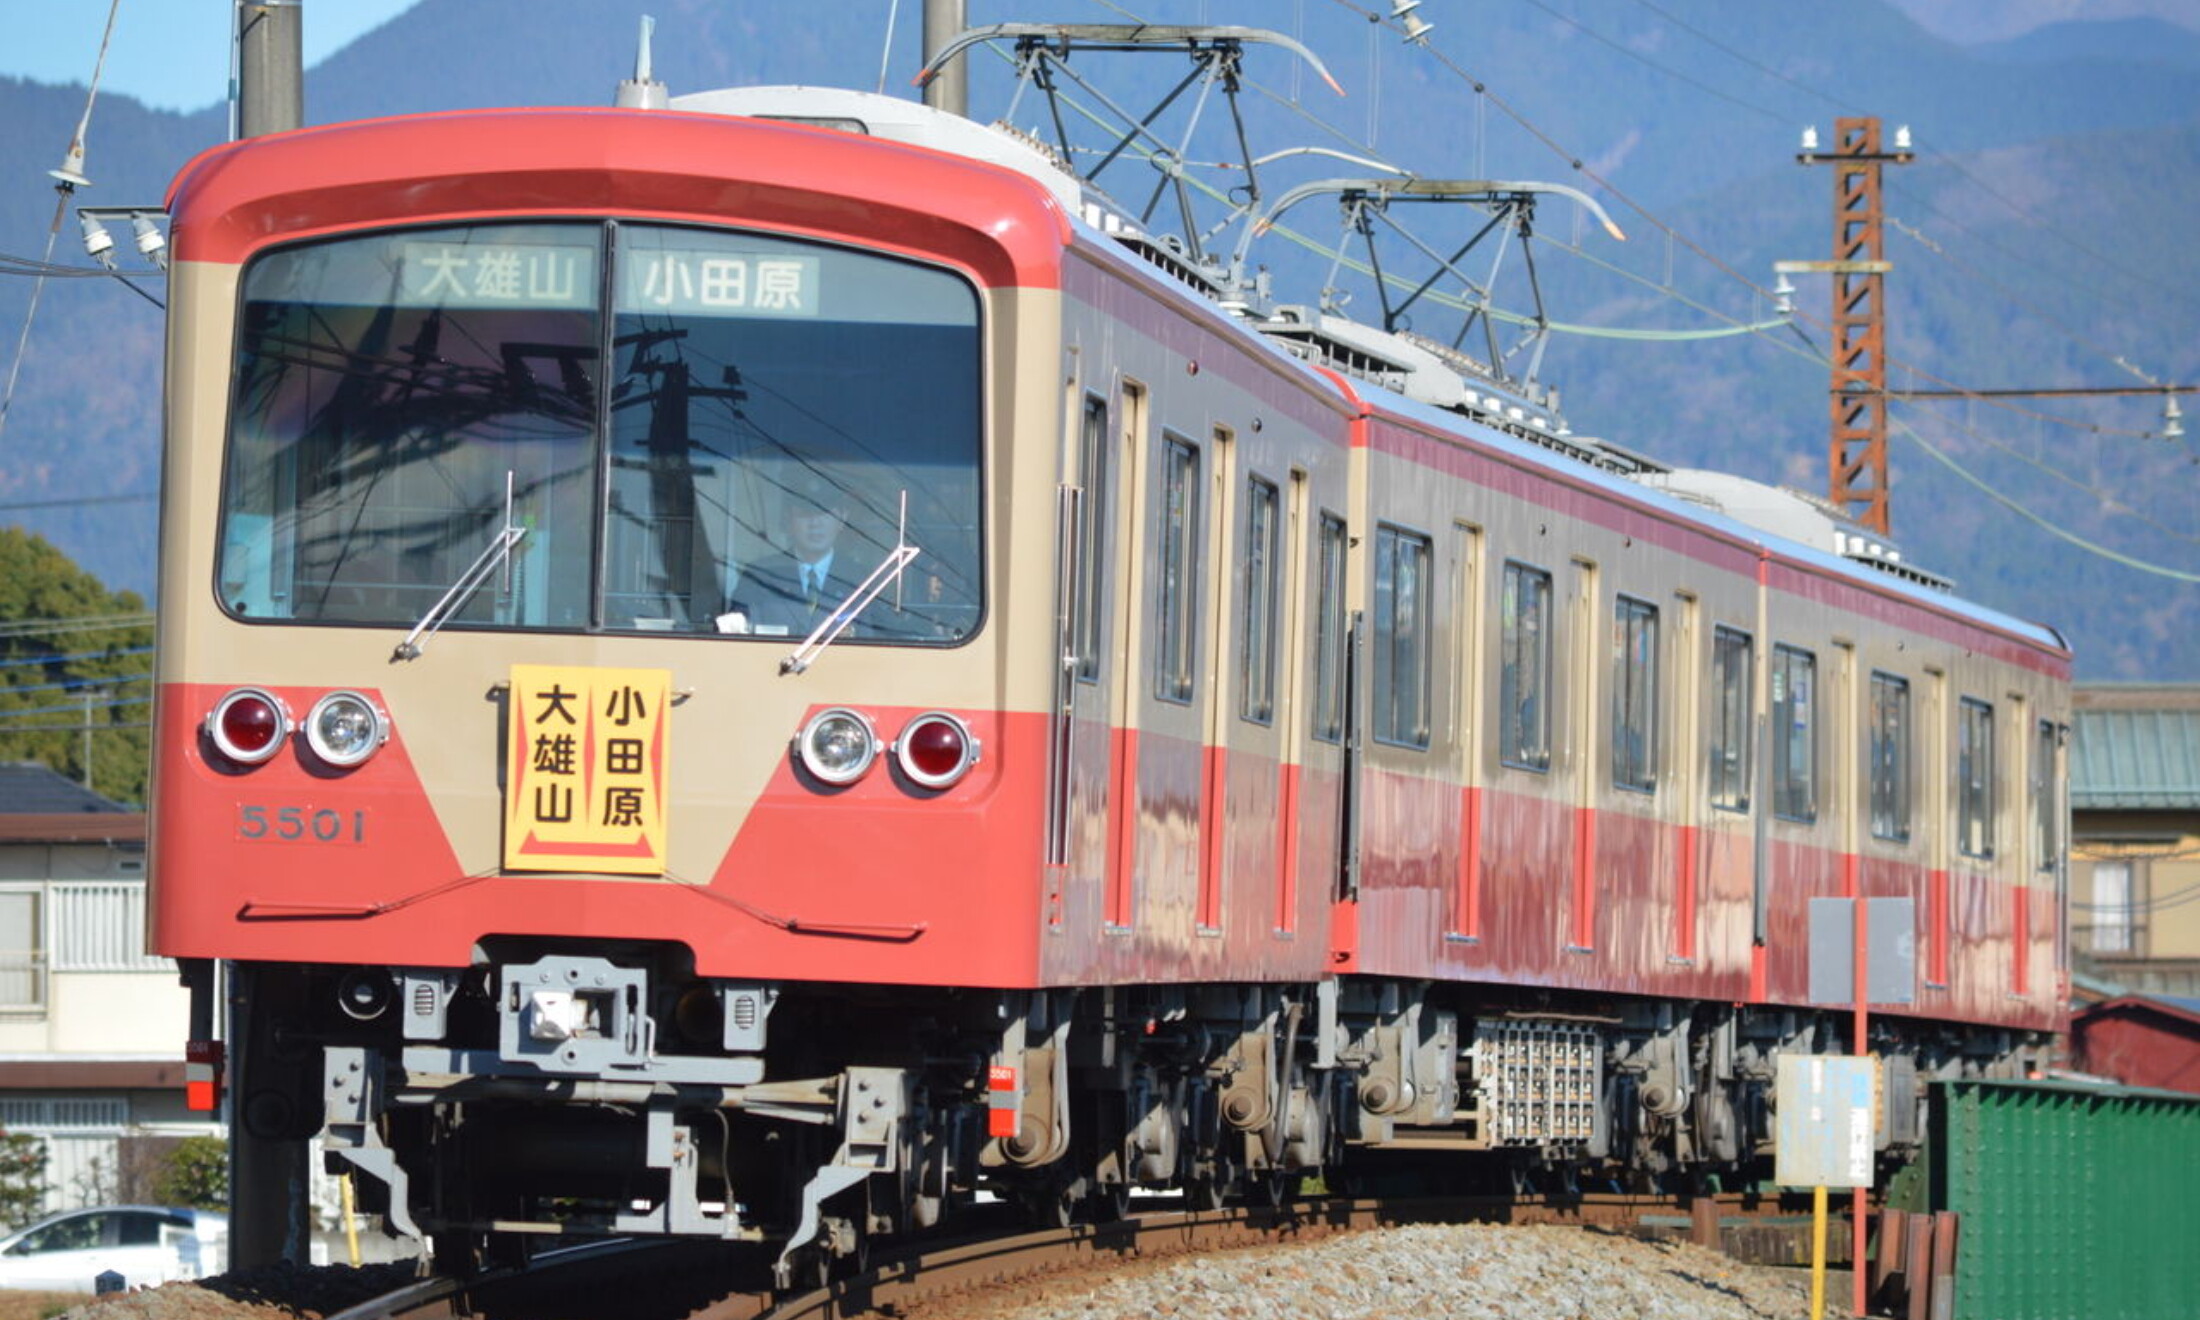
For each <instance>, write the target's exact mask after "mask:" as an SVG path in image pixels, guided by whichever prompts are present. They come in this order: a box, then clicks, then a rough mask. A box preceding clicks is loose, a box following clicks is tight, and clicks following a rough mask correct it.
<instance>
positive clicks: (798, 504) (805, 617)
mask: <svg viewBox="0 0 2200 1320" xmlns="http://www.w3.org/2000/svg"><path fill="white" fill-rule="evenodd" d="M780 509H781V519H782V523H781V530H782V536H783V540H784V543H785V545H786V547H787V548H786V549H785V550H783V551H774V552H772V553H771V554H768V555H766V556H764V557H763V558H762V559H759V560H757V561H756V562H755V563H753V564H749V565H746V566H744V567H743V569H742V570H741V584H740V586H739V587H738V588H737V591H738V592H739V595H738V596H737V597H736V599H734V600H733V601H731V602H730V603H728V605H727V607H726V608H727V609H728V610H729V611H731V612H735V613H740V614H744V615H746V616H747V617H748V626H749V630H750V631H751V632H758V633H785V634H788V635H790V636H794V637H806V636H808V635H809V634H810V632H811V631H812V630H814V629H815V628H816V627H817V625H818V624H820V623H822V622H824V621H825V619H826V618H827V617H828V616H829V615H830V614H831V612H832V610H833V609H834V607H836V606H838V605H840V604H842V603H843V602H845V601H846V600H847V599H848V597H849V596H850V595H852V594H854V592H855V589H856V586H857V584H858V583H860V582H862V580H863V577H864V574H865V573H867V572H868V571H869V570H870V565H868V564H859V563H855V562H853V561H852V560H851V558H850V556H849V555H848V554H846V553H845V552H844V550H843V548H842V547H841V546H840V545H839V541H840V534H841V531H842V529H843V528H845V527H846V526H847V493H846V492H845V491H842V490H841V489H840V488H839V487H838V486H836V485H835V484H833V483H832V482H831V481H829V480H827V479H826V478H825V477H823V476H822V475H819V474H816V473H806V474H804V475H803V476H801V477H800V478H798V479H797V480H796V481H795V483H794V484H793V485H792V486H791V487H790V488H789V489H788V491H787V493H786V499H785V501H784V502H783V503H782V504H781V506H780Z"/></svg>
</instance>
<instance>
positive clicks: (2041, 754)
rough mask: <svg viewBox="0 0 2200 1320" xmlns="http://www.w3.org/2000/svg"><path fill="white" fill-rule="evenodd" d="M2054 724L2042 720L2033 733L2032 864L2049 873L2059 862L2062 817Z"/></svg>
mask: <svg viewBox="0 0 2200 1320" xmlns="http://www.w3.org/2000/svg"><path fill="white" fill-rule="evenodd" d="M2055 743H2056V738H2055V722H2054V721H2053V720H2041V721H2040V722H2039V724H2038V726H2037V727H2035V728H2034V730H2033V733H2032V857H2033V861H2032V865H2033V866H2034V867H2035V868H2037V869H2038V870H2040V871H2046V872H2051V871H2053V870H2054V869H2055V868H2056V865H2057V863H2059V862H2060V861H2061V860H2062V828H2061V818H2060V816H2059V815H2058V814H2057V812H2056V801H2055Z"/></svg>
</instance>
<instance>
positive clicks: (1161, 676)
mask: <svg viewBox="0 0 2200 1320" xmlns="http://www.w3.org/2000/svg"><path fill="white" fill-rule="evenodd" d="M1199 495H1200V484H1199V447H1198V446H1197V445H1194V444H1193V443H1192V442H1190V441H1189V440H1182V439H1179V438H1177V437H1176V436H1173V435H1172V436H1167V437H1165V438H1164V439H1163V440H1162V451H1161V509H1160V518H1161V536H1160V542H1161V544H1160V551H1161V553H1160V558H1159V561H1158V562H1157V563H1156V564H1155V565H1154V571H1155V572H1156V573H1158V574H1159V580H1158V582H1157V583H1156V590H1155V592H1154V609H1155V612H1156V615H1157V617H1156V619H1155V623H1156V625H1157V626H1156V627H1155V629H1154V673H1153V694H1154V695H1155V696H1156V697H1159V698H1160V699H1161V700H1163V701H1170V702H1177V703H1188V702H1190V701H1191V699H1192V690H1193V687H1194V684H1195V681H1196V677H1197V672H1198V671H1197V668H1196V666H1197V664H1198V648H1199V640H1198V639H1199V627H1198V623H1199V577H1200V563H1199V561H1200V547H1201V545H1202V544H1203V542H1202V539H1201V536H1200V521H1201V520H1200V507H1199V506H1200V498H1199Z"/></svg>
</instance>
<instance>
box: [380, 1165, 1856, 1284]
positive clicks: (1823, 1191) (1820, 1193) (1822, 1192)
mask: <svg viewBox="0 0 2200 1320" xmlns="http://www.w3.org/2000/svg"><path fill="white" fill-rule="evenodd" d="M342 1185H343V1189H344V1245H345V1246H347V1247H349V1248H351V1267H352V1268H353V1269H358V1268H359V1219H358V1216H357V1215H356V1214H354V1213H353V1211H354V1209H355V1207H354V1205H353V1202H352V1199H351V1175H350V1174H348V1173H347V1174H345V1175H344V1177H343V1182H342ZM1825 1194H1826V1192H1825V1189H1824V1188H1822V1187H1821V1188H1820V1189H1819V1190H1818V1195H1819V1197H1820V1198H1821V1199H1823V1198H1824V1196H1825Z"/></svg>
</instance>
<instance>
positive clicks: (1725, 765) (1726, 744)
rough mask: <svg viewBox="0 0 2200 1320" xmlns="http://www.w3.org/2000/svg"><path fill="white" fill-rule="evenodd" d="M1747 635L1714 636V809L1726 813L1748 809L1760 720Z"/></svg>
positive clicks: (1732, 631) (1724, 632) (1718, 632)
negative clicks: (1752, 749) (1754, 730)
mask: <svg viewBox="0 0 2200 1320" xmlns="http://www.w3.org/2000/svg"><path fill="white" fill-rule="evenodd" d="M1754 648H1755V643H1754V642H1753V641H1752V639H1751V638H1750V635H1749V634H1748V633H1745V632H1742V631H1741V630H1739V629H1736V628H1726V627H1721V628H1717V629H1715V630H1713V632H1712V635H1711V697H1712V700H1711V729H1710V737H1709V738H1708V739H1707V741H1708V742H1709V743H1710V748H1711V765H1710V781H1711V783H1710V787H1711V805H1712V806H1714V807H1717V808H1718V809H1719V810H1721V811H1747V810H1749V766H1750V761H1749V730H1750V725H1751V724H1752V723H1754V722H1755V719H1756V713H1757V712H1756V693H1755V691H1754V689H1753V687H1752V685H1751V683H1750V666H1751V659H1750V655H1751V652H1752V651H1753V650H1754Z"/></svg>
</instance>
